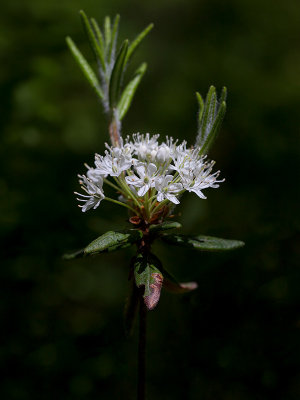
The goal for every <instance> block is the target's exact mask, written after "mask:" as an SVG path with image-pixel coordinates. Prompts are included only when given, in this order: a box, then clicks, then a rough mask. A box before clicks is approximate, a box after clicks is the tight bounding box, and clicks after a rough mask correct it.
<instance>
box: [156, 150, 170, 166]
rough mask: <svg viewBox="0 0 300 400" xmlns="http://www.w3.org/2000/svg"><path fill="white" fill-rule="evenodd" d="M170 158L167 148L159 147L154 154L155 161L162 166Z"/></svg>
mask: <svg viewBox="0 0 300 400" xmlns="http://www.w3.org/2000/svg"><path fill="white" fill-rule="evenodd" d="M169 158H170V149H169V147H167V146H161V147H160V148H159V150H158V152H157V154H156V160H157V161H158V162H159V163H161V164H163V163H164V162H166V161H167V160H168V159H169Z"/></svg>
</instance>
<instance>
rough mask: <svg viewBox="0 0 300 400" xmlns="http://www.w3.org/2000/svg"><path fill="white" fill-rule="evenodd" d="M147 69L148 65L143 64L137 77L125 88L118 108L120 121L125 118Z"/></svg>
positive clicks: (137, 72)
mask: <svg viewBox="0 0 300 400" xmlns="http://www.w3.org/2000/svg"><path fill="white" fill-rule="evenodd" d="M146 69H147V64H146V63H143V64H142V65H141V66H140V67H139V69H138V70H137V71H136V72H135V77H134V78H133V79H132V80H131V81H130V82H129V83H128V85H127V86H126V87H125V89H124V91H123V93H122V95H121V98H120V101H119V103H118V106H117V109H118V113H119V119H120V121H121V120H122V119H123V118H124V117H125V115H126V113H127V111H128V109H129V107H130V105H131V102H132V99H133V96H134V94H135V92H136V90H137V88H138V86H139V83H140V81H141V79H142V77H143V75H144V73H145V71H146Z"/></svg>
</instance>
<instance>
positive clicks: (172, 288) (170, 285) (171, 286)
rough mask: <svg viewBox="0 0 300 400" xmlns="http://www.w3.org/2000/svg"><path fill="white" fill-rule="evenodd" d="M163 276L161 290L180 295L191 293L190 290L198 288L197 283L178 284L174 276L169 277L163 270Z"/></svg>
mask: <svg viewBox="0 0 300 400" xmlns="http://www.w3.org/2000/svg"><path fill="white" fill-rule="evenodd" d="M163 274H164V284H163V288H164V289H166V290H167V291H168V292H171V293H178V294H181V293H187V292H191V291H192V290H195V289H197V288H198V284H197V282H184V283H179V282H178V281H177V280H176V279H175V278H174V276H173V275H171V274H170V273H169V272H168V271H166V270H165V269H164V270H163Z"/></svg>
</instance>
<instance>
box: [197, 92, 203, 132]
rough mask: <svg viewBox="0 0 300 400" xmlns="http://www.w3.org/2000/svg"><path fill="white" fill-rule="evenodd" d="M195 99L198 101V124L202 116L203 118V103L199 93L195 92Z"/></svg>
mask: <svg viewBox="0 0 300 400" xmlns="http://www.w3.org/2000/svg"><path fill="white" fill-rule="evenodd" d="M196 97H197V100H198V104H199V114H198V122H199V124H200V122H201V119H202V116H203V111H204V101H203V99H202V96H201V94H200V93H199V92H196Z"/></svg>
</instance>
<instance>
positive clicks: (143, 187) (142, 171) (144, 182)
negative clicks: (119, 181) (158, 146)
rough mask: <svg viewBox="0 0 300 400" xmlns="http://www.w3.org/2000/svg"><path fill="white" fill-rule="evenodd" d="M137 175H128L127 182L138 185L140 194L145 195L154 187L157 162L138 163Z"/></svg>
mask: <svg viewBox="0 0 300 400" xmlns="http://www.w3.org/2000/svg"><path fill="white" fill-rule="evenodd" d="M135 169H136V172H137V174H138V176H136V175H134V174H133V175H130V176H126V178H125V179H126V182H127V184H128V185H132V186H137V187H138V188H139V190H138V196H140V197H143V196H144V195H145V194H146V193H147V192H148V190H149V189H150V188H151V187H154V178H155V174H156V171H157V166H156V165H155V164H152V163H150V164H148V165H145V164H143V163H140V164H138V165H137V166H136V167H135Z"/></svg>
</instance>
